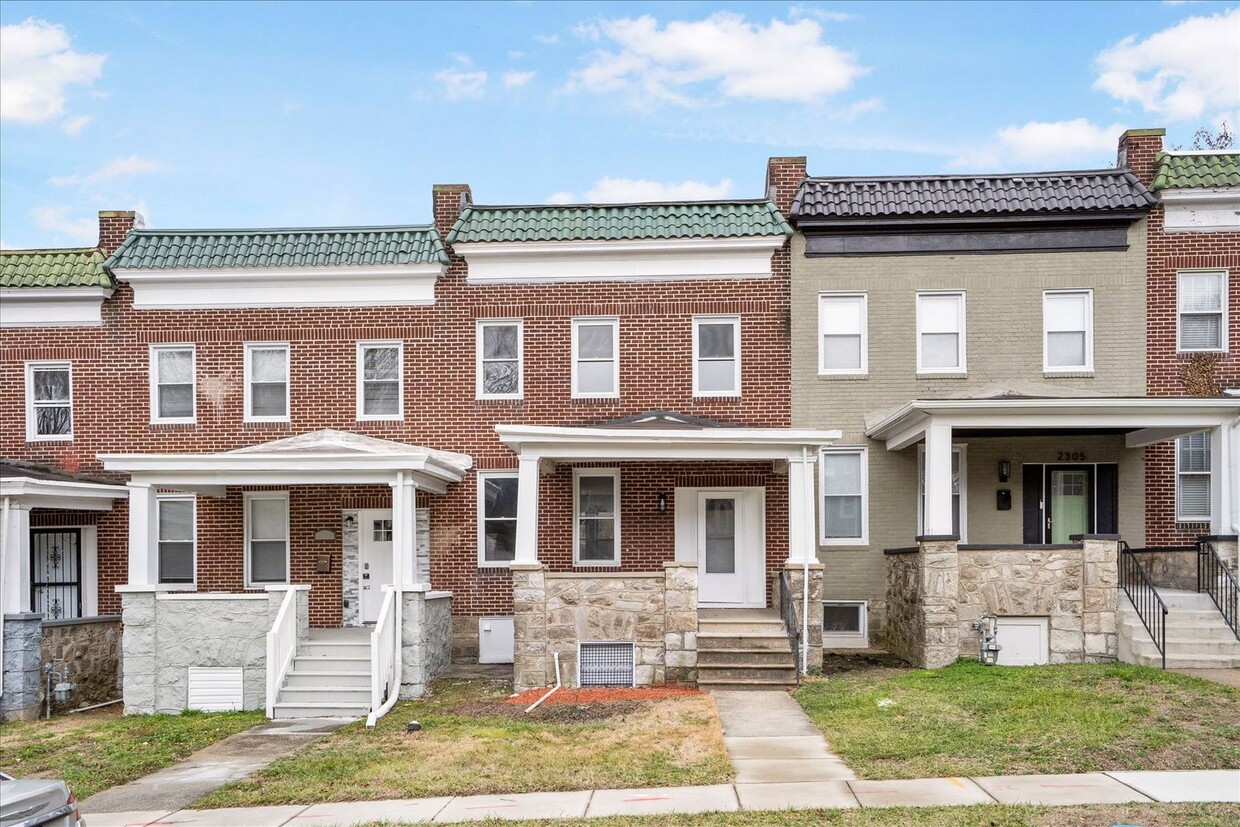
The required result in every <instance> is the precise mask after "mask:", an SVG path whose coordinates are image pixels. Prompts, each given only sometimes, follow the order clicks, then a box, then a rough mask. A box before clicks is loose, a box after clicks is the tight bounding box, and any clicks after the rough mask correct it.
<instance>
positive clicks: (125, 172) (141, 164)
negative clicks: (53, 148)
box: [48, 155, 163, 187]
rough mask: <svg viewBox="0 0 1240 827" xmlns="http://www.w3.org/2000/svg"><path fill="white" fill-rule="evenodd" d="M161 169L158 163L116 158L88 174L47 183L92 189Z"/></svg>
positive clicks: (147, 160) (133, 156) (57, 178)
mask: <svg viewBox="0 0 1240 827" xmlns="http://www.w3.org/2000/svg"><path fill="white" fill-rule="evenodd" d="M161 169H163V165H162V164H160V163H159V162H158V161H152V160H150V159H149V158H142V157H139V156H137V155H130V156H129V157H128V158H117V159H116V160H114V161H108V162H107V163H106V164H104V165H103V166H101V167H99V168H98V169H96V170H92V171H90V172H86V173H74V174H72V175H56V176H53V177H51V178H49V179H48V183H49V184H51V185H52V186H53V187H75V186H81V187H92V186H95V185H97V184H102V183H103V182H105V181H113V180H115V179H117V178H129V177H132V176H134V175H141V174H143V173H147V172H159V171H160V170H161Z"/></svg>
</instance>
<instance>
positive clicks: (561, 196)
mask: <svg viewBox="0 0 1240 827" xmlns="http://www.w3.org/2000/svg"><path fill="white" fill-rule="evenodd" d="M576 200H577V196H576V195H573V194H572V193H571V192H563V191H561V192H553V193H551V194H550V195H548V196H547V203H548V204H572V203H573V202H574V201H576Z"/></svg>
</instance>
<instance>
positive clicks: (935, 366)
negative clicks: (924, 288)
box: [917, 293, 965, 373]
mask: <svg viewBox="0 0 1240 827" xmlns="http://www.w3.org/2000/svg"><path fill="white" fill-rule="evenodd" d="M917 372H918V373H964V372H965V353H964V293H918V294H917Z"/></svg>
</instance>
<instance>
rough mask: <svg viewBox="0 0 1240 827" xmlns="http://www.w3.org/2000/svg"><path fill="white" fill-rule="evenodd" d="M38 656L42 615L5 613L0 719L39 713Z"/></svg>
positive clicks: (27, 718)
mask: <svg viewBox="0 0 1240 827" xmlns="http://www.w3.org/2000/svg"><path fill="white" fill-rule="evenodd" d="M42 656H43V615H41V614H38V613H21V614H6V615H5V616H4V663H3V665H2V666H3V669H2V671H0V675H2V679H3V686H0V721H33V720H34V719H35V718H38V717H39V713H40V709H41V707H40V706H39V696H40V692H41V686H42V684H43V677H42V672H41V670H42V666H43V664H42Z"/></svg>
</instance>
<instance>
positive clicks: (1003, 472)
mask: <svg viewBox="0 0 1240 827" xmlns="http://www.w3.org/2000/svg"><path fill="white" fill-rule="evenodd" d="M1011 478H1012V461H1011V460H1010V459H1001V460H999V482H1007V481H1008V480H1009V479H1011Z"/></svg>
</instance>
